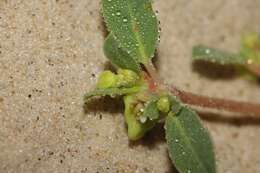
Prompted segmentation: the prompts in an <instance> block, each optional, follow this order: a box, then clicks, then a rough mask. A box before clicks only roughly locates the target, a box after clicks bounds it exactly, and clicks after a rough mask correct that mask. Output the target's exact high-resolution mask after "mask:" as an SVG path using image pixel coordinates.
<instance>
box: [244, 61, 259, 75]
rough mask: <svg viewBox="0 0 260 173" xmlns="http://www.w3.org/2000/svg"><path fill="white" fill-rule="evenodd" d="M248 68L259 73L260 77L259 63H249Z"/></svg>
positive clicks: (256, 73)
mask: <svg viewBox="0 0 260 173" xmlns="http://www.w3.org/2000/svg"><path fill="white" fill-rule="evenodd" d="M247 68H248V69H249V70H250V71H251V72H252V73H254V74H255V75H257V76H258V77H260V66H259V65H253V64H252V65H248V66H247Z"/></svg>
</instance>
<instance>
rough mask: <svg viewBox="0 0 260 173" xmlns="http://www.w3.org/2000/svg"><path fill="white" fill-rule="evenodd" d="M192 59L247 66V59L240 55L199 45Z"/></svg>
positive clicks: (194, 49) (195, 48)
mask: <svg viewBox="0 0 260 173" xmlns="http://www.w3.org/2000/svg"><path fill="white" fill-rule="evenodd" d="M192 57H193V59H195V60H205V61H209V62H213V63H220V64H222V65H226V64H239V65H245V64H246V63H247V59H246V58H244V57H243V56H240V55H239V54H233V53H229V52H225V51H221V50H218V49H214V48H210V47H207V46H203V45H199V46H195V47H193V51H192Z"/></svg>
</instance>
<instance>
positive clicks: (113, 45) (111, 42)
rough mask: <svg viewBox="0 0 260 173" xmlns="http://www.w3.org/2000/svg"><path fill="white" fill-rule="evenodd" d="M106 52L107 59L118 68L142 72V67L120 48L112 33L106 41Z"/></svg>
mask: <svg viewBox="0 0 260 173" xmlns="http://www.w3.org/2000/svg"><path fill="white" fill-rule="evenodd" d="M104 52H105V55H106V57H107V58H108V59H109V60H110V61H111V62H112V63H113V64H114V65H116V66H117V67H120V68H122V69H129V70H133V71H134V72H136V73H139V72H140V65H139V63H138V62H136V60H135V59H134V58H132V57H131V56H130V55H129V54H128V53H127V52H125V51H123V50H122V49H121V48H119V45H118V43H117V42H116V40H115V39H114V37H113V35H112V34H111V33H110V34H109V35H108V37H107V38H106V40H105V44H104Z"/></svg>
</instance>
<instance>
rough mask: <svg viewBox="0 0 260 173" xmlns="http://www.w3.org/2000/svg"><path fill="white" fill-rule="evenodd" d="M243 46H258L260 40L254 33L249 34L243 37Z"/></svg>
mask: <svg viewBox="0 0 260 173" xmlns="http://www.w3.org/2000/svg"><path fill="white" fill-rule="evenodd" d="M242 42H243V44H244V46H246V47H249V48H254V47H257V46H260V38H259V36H258V35H257V34H256V33H250V34H247V35H245V36H244V37H243V40H242Z"/></svg>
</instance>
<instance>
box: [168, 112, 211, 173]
mask: <svg viewBox="0 0 260 173" xmlns="http://www.w3.org/2000/svg"><path fill="white" fill-rule="evenodd" d="M165 126H166V140H167V143H168V147H169V153H170V157H171V159H172V161H173V162H174V163H175V166H176V168H177V169H178V170H179V171H180V172H181V173H215V172H216V168H215V158H214V152H213V146H212V142H211V139H210V137H209V134H208V132H207V130H206V129H205V128H204V127H203V126H202V124H201V122H200V120H199V118H198V116H197V115H196V113H195V112H193V111H192V110H190V109H188V108H186V107H183V108H182V109H181V110H180V112H179V113H178V114H177V115H174V114H169V115H168V117H167V118H166V124H165Z"/></svg>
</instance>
